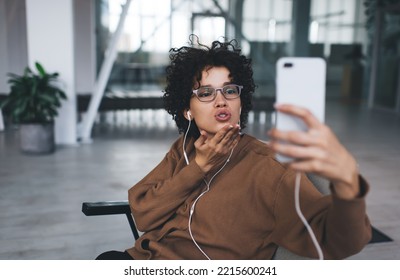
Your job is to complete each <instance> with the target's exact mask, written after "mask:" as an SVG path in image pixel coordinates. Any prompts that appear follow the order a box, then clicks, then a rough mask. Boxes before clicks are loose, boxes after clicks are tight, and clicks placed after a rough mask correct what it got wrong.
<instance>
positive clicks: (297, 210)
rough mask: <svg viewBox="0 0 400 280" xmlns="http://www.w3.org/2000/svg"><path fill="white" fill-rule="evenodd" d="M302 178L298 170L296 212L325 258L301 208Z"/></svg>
mask: <svg viewBox="0 0 400 280" xmlns="http://www.w3.org/2000/svg"><path fill="white" fill-rule="evenodd" d="M300 178H301V175H300V172H297V173H296V182H295V190H294V204H295V208H296V212H297V215H299V217H300V220H301V221H302V222H303V224H304V226H305V227H306V229H307V231H308V233H309V235H310V237H311V240H312V242H313V244H314V246H315V249H316V250H317V253H318V258H319V259H320V260H323V259H324V255H323V253H322V249H321V246H320V245H319V244H318V240H317V238H316V237H315V234H314V232H313V230H312V228H311V226H310V225H309V223H308V222H307V220H306V218H305V217H304V215H303V213H302V212H301V209H300Z"/></svg>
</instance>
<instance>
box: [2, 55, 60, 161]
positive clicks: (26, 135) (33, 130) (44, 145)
mask: <svg viewBox="0 0 400 280" xmlns="http://www.w3.org/2000/svg"><path fill="white" fill-rule="evenodd" d="M35 67H36V70H37V73H34V72H33V71H32V70H31V69H30V68H29V67H26V68H25V71H24V74H23V75H21V76H20V75H16V74H8V75H9V77H10V79H9V80H8V84H10V93H9V94H8V95H7V96H6V98H5V99H4V100H3V101H2V102H0V108H2V109H4V111H5V113H6V114H7V113H8V114H10V116H11V120H12V121H13V122H14V123H17V124H20V147H21V150H22V151H23V152H26V153H34V154H43V153H52V152H53V151H54V150H55V144H54V118H55V116H57V114H58V108H59V107H60V106H61V100H62V99H66V98H67V96H66V95H65V92H64V91H63V90H61V89H60V88H59V87H58V86H57V85H56V84H55V82H56V81H57V79H58V73H51V74H50V73H47V72H46V71H45V70H44V68H43V66H42V65H41V64H40V63H38V62H36V63H35Z"/></svg>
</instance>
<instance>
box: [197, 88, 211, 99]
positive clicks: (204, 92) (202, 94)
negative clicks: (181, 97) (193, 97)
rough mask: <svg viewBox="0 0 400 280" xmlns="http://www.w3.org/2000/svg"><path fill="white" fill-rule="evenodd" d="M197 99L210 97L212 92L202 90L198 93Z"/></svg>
mask: <svg viewBox="0 0 400 280" xmlns="http://www.w3.org/2000/svg"><path fill="white" fill-rule="evenodd" d="M198 95H199V97H207V96H210V95H212V91H211V90H209V89H203V90H202V91H199V94H198Z"/></svg>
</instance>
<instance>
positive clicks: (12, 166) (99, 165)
mask: <svg viewBox="0 0 400 280" xmlns="http://www.w3.org/2000/svg"><path fill="white" fill-rule="evenodd" d="M258 118H259V116H258V115H257V116H255V118H254V119H255V120H254V122H253V123H252V124H250V125H249V127H248V129H247V132H248V133H250V134H253V135H255V136H257V137H259V138H261V139H266V136H265V132H266V130H267V129H268V128H269V123H270V121H269V115H268V114H267V115H265V114H263V115H262V116H261V123H260V121H259V120H258ZM103 119H104V120H105V121H107V122H114V123H115V125H108V126H100V125H97V126H96V128H95V131H94V142H93V143H92V144H82V145H79V146H77V147H58V150H57V152H56V153H55V154H52V155H48V156H28V155H24V154H21V153H20V152H19V151H18V144H17V142H18V133H17V132H18V131H17V130H15V129H11V128H10V127H8V128H7V130H6V131H4V132H0V259H93V258H94V257H95V256H97V255H98V254H99V253H100V252H102V251H105V250H110V249H117V250H123V249H126V248H128V247H130V246H131V245H133V238H132V236H131V233H130V231H129V228H128V224H127V221H126V218H125V217H123V216H109V217H105V216H103V217H86V216H84V215H83V214H82V212H81V203H82V202H83V201H99V200H121V199H126V198H127V190H128V189H129V188H130V186H131V185H133V184H134V183H135V182H136V181H138V180H139V179H141V178H142V177H143V176H144V175H145V174H146V173H147V172H148V171H150V170H151V168H152V167H154V166H155V164H157V163H158V162H159V161H160V160H161V158H162V157H163V155H164V154H165V152H166V151H167V150H168V148H169V146H170V144H171V143H172V141H173V140H174V139H175V137H176V136H177V132H176V129H175V128H174V127H173V126H172V125H171V121H170V120H169V119H168V118H166V117H164V115H163V113H162V112H159V111H157V112H152V111H144V112H138V111H133V112H124V113H119V114H111V113H110V114H107V115H106V116H104V118H103ZM326 120H327V123H328V124H329V125H330V126H331V127H332V129H333V130H334V131H335V132H336V133H337V135H338V136H339V138H340V139H341V141H342V142H343V143H344V144H345V145H346V146H347V147H348V148H349V149H350V150H351V151H352V152H353V154H354V155H355V156H356V158H357V159H358V161H359V164H360V169H361V171H362V173H363V174H364V176H365V177H366V178H367V179H368V180H369V182H370V184H371V187H372V188H371V191H370V193H369V195H368V198H367V204H368V214H369V216H370V218H371V220H372V223H373V225H374V226H375V227H377V228H378V229H380V230H381V231H383V232H384V233H386V234H387V235H389V236H390V237H391V238H393V239H394V241H393V242H389V243H379V244H371V245H368V246H367V247H366V248H365V249H364V250H363V251H362V252H361V253H359V254H357V255H355V256H353V257H351V258H353V259H400V203H399V201H400V180H399V178H398V176H399V174H400V172H399V171H400V168H399V166H400V117H399V116H396V115H394V114H391V113H382V112H376V111H368V110H366V109H365V108H364V107H363V106H361V107H360V106H351V105H343V104H341V103H339V102H338V101H336V100H330V101H328V104H327V116H326ZM127 122H128V123H129V125H127V124H126V123H127Z"/></svg>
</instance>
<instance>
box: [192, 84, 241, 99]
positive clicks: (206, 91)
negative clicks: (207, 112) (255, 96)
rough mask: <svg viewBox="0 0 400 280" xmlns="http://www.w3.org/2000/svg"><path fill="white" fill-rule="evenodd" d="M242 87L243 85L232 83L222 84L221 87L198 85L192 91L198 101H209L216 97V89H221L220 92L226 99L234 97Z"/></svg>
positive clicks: (238, 94) (237, 95)
mask: <svg viewBox="0 0 400 280" xmlns="http://www.w3.org/2000/svg"><path fill="white" fill-rule="evenodd" d="M242 88H243V86H238V85H233V84H232V85H226V86H223V87H222V88H213V87H200V88H198V89H195V90H193V93H194V94H195V95H196V97H197V99H198V100H199V101H201V102H210V101H213V100H214V99H215V98H216V97H217V91H218V90H220V91H221V93H222V94H223V96H224V97H225V98H226V99H235V98H238V97H239V96H240V93H241V92H242Z"/></svg>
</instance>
